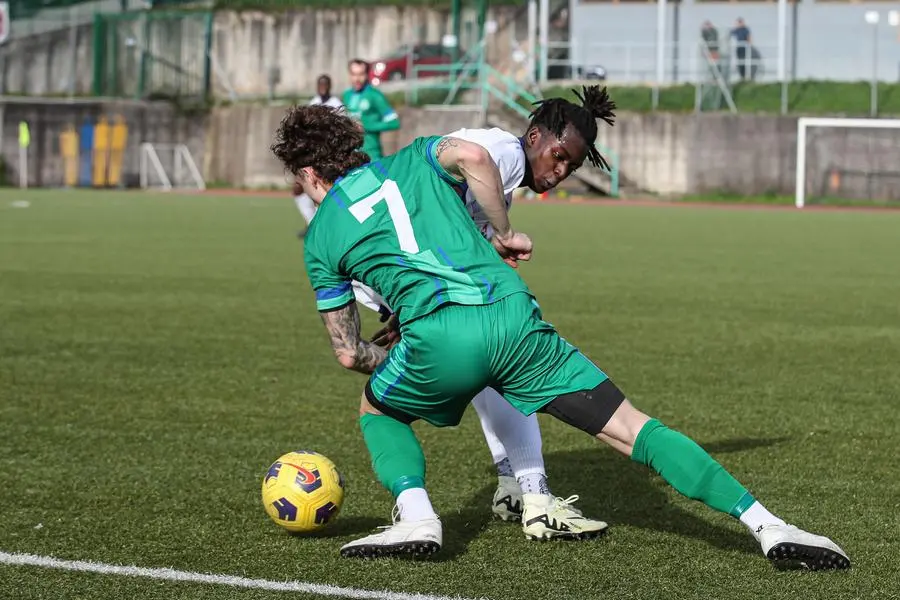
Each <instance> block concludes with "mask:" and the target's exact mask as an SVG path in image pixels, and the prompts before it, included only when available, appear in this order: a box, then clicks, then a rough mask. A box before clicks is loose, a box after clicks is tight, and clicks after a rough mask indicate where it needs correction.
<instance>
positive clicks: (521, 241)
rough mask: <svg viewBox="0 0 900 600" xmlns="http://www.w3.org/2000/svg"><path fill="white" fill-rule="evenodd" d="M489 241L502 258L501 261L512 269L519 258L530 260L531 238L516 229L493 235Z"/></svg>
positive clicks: (517, 265) (532, 245)
mask: <svg viewBox="0 0 900 600" xmlns="http://www.w3.org/2000/svg"><path fill="white" fill-rule="evenodd" d="M491 243H492V244H493V245H494V248H495V249H496V250H497V254H499V255H500V258H502V259H503V262H505V263H506V264H508V265H509V266H511V267H512V268H513V269H517V268H518V267H519V261H520V260H531V253H532V252H533V250H534V244H533V243H532V241H531V238H530V237H528V236H527V235H525V234H524V233H519V232H518V231H510V232H509V233H508V234H506V235H504V236H500V235H494V237H492V238H491Z"/></svg>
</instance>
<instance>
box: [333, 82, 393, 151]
mask: <svg viewBox="0 0 900 600" xmlns="http://www.w3.org/2000/svg"><path fill="white" fill-rule="evenodd" d="M343 99H344V107H345V109H346V111H347V112H348V113H349V114H350V115H352V116H353V117H354V118H356V119H359V120H360V121H361V122H362V126H363V131H364V132H365V133H364V138H363V147H362V151H363V152H365V153H366V154H368V155H369V156H370V157H371V158H372V160H378V159H379V158H381V156H382V151H381V132H382V131H393V130H395V129H400V118H399V117H398V116H397V111H395V110H394V109H393V108H392V107H391V104H390V102H388V100H387V98H385V97H384V94H382V93H381V91H380V90H378V89H377V88H374V87H372V86H371V85H369V84H366V85H365V87H363V89H361V90H359V91H356V90H354V89H353V88H349V89H348V90H347V91H345V92H344V98H343Z"/></svg>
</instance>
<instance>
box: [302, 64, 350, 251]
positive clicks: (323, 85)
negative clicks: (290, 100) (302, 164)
mask: <svg viewBox="0 0 900 600" xmlns="http://www.w3.org/2000/svg"><path fill="white" fill-rule="evenodd" d="M309 104H310V106H312V105H316V104H322V105H324V106H330V107H331V108H334V109H335V110H338V109H341V108H343V107H344V104H343V103H342V102H341V99H340V98H338V97H337V96H332V95H331V77H330V76H328V75H325V74H322V75H319V78H318V79H317V80H316V95H315V96H313V97H312V99H311V100H310V101H309ZM294 204H296V205H297V210H299V211H300V214H301V215H303V218H304V219H306V223H307V225H309V222H310V221H312V218H313V215H315V214H316V205H315V204H313V201H312V200H311V199H310V198H309V196H307V195H306V194H304V193H303V187H302V186H299V185H297V183H296V182H294ZM304 233H305V232H304V231H301V232H299V233H298V234H297V237H301V238H302V237H303V235H304Z"/></svg>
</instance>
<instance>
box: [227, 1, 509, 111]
mask: <svg viewBox="0 0 900 600" xmlns="http://www.w3.org/2000/svg"><path fill="white" fill-rule="evenodd" d="M520 13H521V10H519V9H515V8H511V7H498V8H493V9H491V10H490V13H489V18H490V19H495V20H497V21H498V24H499V25H501V26H503V25H505V24H507V23H508V22H510V21H511V20H512V19H513V18H514V17H515V16H517V15H520V16H522V15H521V14H520ZM522 19H524V16H522ZM463 20H464V21H468V22H471V21H473V20H474V14H471V12H469V13H467V14H465V15H463ZM450 29H451V24H450V15H449V12H448V11H447V10H436V9H432V8H423V7H409V6H408V7H389V6H385V7H378V8H357V9H345V10H304V11H297V12H285V13H274V14H273V13H262V12H240V13H235V12H221V13H218V14H217V15H216V20H215V38H214V40H213V48H214V55H215V57H216V61H217V62H218V66H219V67H220V68H219V69H217V70H216V71H215V80H216V84H217V93H219V94H222V93H224V92H225V91H226V89H227V87H228V86H230V87H231V88H233V89H234V90H235V91H236V92H237V93H238V94H239V95H242V96H265V95H266V93H267V92H268V89H269V88H268V73H269V70H270V69H271V68H276V69H278V70H279V71H280V75H281V83H280V84H279V86H278V88H277V93H279V94H289V93H296V92H311V91H312V90H314V89H315V80H316V78H317V77H318V76H319V75H320V74H321V73H330V74H331V75H332V77H333V78H334V82H335V88H337V89H343V88H344V87H345V86H346V83H347V82H346V71H347V62H348V61H349V60H350V59H352V58H363V59H367V60H375V59H378V58H381V57H383V56H385V55H387V54H389V53H390V52H392V51H393V50H395V49H396V48H398V47H399V46H400V45H401V44H404V43H414V42H440V40H441V37H442V36H443V35H444V34H446V33H449V32H450ZM464 30H465V28H464ZM512 35H514V34H512ZM512 35H511V34H510V30H509V28H507V29H504V30H503V31H502V32H501V33H498V34H497V35H495V36H492V38H491V43H490V45H489V47H488V54H489V56H490V57H491V58H492V60H496V61H504V60H508V57H509V56H510V54H511V44H510V42H511V39H512ZM471 43H472V40H466V39H463V40H461V45H462V46H463V47H469V46H470V45H471Z"/></svg>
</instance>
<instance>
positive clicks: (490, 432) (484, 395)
mask: <svg viewBox="0 0 900 600" xmlns="http://www.w3.org/2000/svg"><path fill="white" fill-rule="evenodd" d="M488 390H490V391H491V392H493V393H494V394H496V393H497V392H494V390H492V389H491V388H484V389H483V390H481V391H480V392H478V395H477V396H475V397H474V398H472V406H474V407H475V412H477V413H478V420H479V421H481V431H482V432H483V433H484V439H485V441H486V442H487V445H488V450H490V451H491V457H492V458H493V459H494V464H495V465H497V464H500V463H502V462H503V461H504V460H508V457H507V455H506V448H504V447H503V442H501V441H500V439H499V438H498V437H497V434H496V433H494V425H493V422H492V420H491V414H490V407H489V406H488V403H489V400H488V397H489V394H488ZM504 404H505V401H504Z"/></svg>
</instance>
